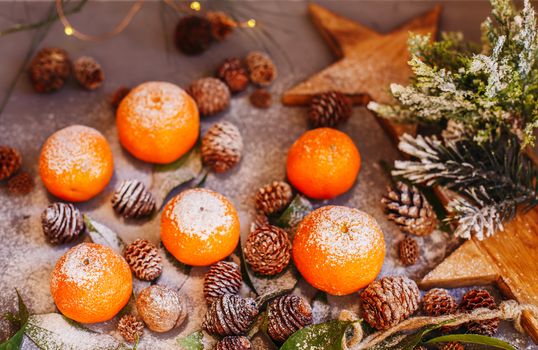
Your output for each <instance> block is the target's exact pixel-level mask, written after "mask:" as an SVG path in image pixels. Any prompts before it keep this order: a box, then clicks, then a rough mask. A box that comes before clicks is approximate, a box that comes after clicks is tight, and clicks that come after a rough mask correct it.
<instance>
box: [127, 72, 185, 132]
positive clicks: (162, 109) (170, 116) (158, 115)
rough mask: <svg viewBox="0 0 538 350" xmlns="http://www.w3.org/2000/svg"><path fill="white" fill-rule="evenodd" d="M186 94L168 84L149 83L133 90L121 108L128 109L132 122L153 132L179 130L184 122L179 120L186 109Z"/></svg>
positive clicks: (177, 87) (181, 119)
mask: <svg viewBox="0 0 538 350" xmlns="http://www.w3.org/2000/svg"><path fill="white" fill-rule="evenodd" d="M186 98H188V96H187V94H186V92H185V91H184V90H183V89H181V88H180V87H179V86H177V85H174V84H171V83H167V82H148V83H144V84H141V85H139V86H137V87H136V88H135V89H133V90H132V91H131V92H130V93H129V95H128V96H127V98H125V99H124V101H123V102H122V105H123V104H125V106H121V107H120V108H124V107H125V108H126V109H127V111H128V112H129V113H130V115H129V118H130V120H131V121H132V122H133V123H135V124H137V125H138V126H140V127H142V128H144V129H146V130H147V131H151V130H153V129H155V128H156V127H159V128H163V129H166V128H177V127H178V126H179V125H178V124H181V122H182V121H183V120H184V119H183V118H178V113H180V112H181V111H182V110H184V108H185V104H186Z"/></svg>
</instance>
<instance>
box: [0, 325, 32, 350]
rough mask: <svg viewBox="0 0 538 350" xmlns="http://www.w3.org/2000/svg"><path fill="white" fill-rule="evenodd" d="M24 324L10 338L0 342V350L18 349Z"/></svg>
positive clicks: (22, 335)
mask: <svg viewBox="0 0 538 350" xmlns="http://www.w3.org/2000/svg"><path fill="white" fill-rule="evenodd" d="M25 328H26V325H25V326H23V327H22V328H21V329H19V330H18V331H17V333H15V334H14V335H13V336H12V337H11V338H9V339H8V340H6V341H5V342H3V343H2V344H0V350H18V349H20V348H21V344H22V339H23V337H24V332H25Z"/></svg>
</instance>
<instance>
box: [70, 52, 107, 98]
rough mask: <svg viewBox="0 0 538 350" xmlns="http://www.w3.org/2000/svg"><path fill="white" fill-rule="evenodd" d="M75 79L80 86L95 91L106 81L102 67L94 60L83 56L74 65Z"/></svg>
mask: <svg viewBox="0 0 538 350" xmlns="http://www.w3.org/2000/svg"><path fill="white" fill-rule="evenodd" d="M74 70H75V78H76V79H77V81H78V82H79V84H80V85H81V86H82V87H84V88H85V89H88V90H95V89H97V88H98V87H99V86H101V84H103V81H104V80H105V73H104V72H103V68H101V65H100V64H99V63H98V62H97V61H96V60H95V59H94V58H93V57H88V56H83V57H80V58H78V59H77V60H76V61H75V64H74Z"/></svg>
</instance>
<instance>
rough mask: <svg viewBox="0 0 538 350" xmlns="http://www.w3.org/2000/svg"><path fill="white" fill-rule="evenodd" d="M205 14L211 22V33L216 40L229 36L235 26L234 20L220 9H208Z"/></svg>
mask: <svg viewBox="0 0 538 350" xmlns="http://www.w3.org/2000/svg"><path fill="white" fill-rule="evenodd" d="M206 16H207V19H208V20H209V22H211V35H212V36H213V39H215V40H218V41H223V40H224V39H226V38H227V37H229V36H230V34H232V33H233V31H234V28H235V27H236V26H237V24H236V23H235V21H234V20H233V19H232V18H230V16H228V15H227V14H225V13H224V12H222V11H209V12H207V15H206Z"/></svg>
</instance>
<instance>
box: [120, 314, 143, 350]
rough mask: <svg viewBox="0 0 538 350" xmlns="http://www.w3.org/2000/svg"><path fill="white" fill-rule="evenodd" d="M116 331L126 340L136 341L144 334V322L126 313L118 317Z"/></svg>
mask: <svg viewBox="0 0 538 350" xmlns="http://www.w3.org/2000/svg"><path fill="white" fill-rule="evenodd" d="M117 331H118V333H119V334H120V335H121V336H122V337H123V339H125V340H126V341H127V342H129V343H136V342H137V341H138V340H139V339H140V338H141V337H142V334H144V322H142V321H140V320H139V319H137V318H136V317H135V316H133V315H130V314H127V315H125V316H123V317H122V318H120V320H119V322H118V326H117Z"/></svg>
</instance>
